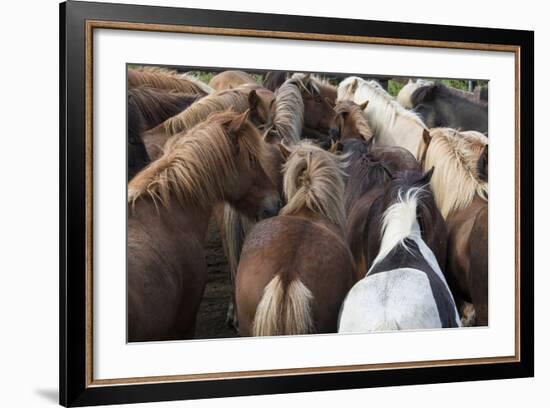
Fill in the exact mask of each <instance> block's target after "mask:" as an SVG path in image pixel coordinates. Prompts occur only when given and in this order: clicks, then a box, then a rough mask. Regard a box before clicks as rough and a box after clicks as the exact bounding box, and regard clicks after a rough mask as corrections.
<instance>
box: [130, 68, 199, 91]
mask: <svg viewBox="0 0 550 408" xmlns="http://www.w3.org/2000/svg"><path fill="white" fill-rule="evenodd" d="M142 86H147V87H150V88H157V89H164V90H167V91H176V92H181V93H187V94H196V95H206V94H207V93H208V92H205V91H204V89H203V87H202V86H200V85H199V84H197V82H196V81H194V80H190V79H188V77H185V76H176V75H167V74H165V73H160V72H150V71H140V70H135V69H129V70H128V88H129V89H131V88H137V87H142Z"/></svg>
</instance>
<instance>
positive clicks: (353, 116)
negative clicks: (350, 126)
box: [334, 101, 374, 141]
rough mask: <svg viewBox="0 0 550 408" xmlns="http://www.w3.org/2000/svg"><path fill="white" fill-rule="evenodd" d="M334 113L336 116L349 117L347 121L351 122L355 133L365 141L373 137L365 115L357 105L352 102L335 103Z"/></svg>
mask: <svg viewBox="0 0 550 408" xmlns="http://www.w3.org/2000/svg"><path fill="white" fill-rule="evenodd" d="M334 111H335V112H336V114H337V115H342V114H344V113H347V114H348V115H349V119H348V120H353V121H354V123H355V127H356V128H357V132H358V133H359V134H360V135H361V136H362V137H363V139H365V140H366V141H368V140H370V139H371V138H372V137H373V136H374V132H373V131H372V129H371V127H370V126H369V122H368V120H367V114H366V113H365V112H364V111H363V110H362V109H361V107H360V106H359V105H357V104H356V103H355V102H352V101H340V102H338V103H336V107H335V108H334Z"/></svg>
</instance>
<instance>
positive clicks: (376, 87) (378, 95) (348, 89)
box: [338, 77, 426, 134]
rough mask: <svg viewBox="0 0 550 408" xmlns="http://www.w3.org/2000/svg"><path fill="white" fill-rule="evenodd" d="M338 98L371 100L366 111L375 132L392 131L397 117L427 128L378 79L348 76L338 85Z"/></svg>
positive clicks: (361, 101) (356, 101)
mask: <svg viewBox="0 0 550 408" xmlns="http://www.w3.org/2000/svg"><path fill="white" fill-rule="evenodd" d="M338 100H339V101H341V100H352V101H354V102H355V103H358V104H361V103H363V102H365V101H369V104H368V106H367V109H366V112H367V114H368V117H369V122H370V126H371V127H372V129H373V131H374V133H377V134H378V133H384V132H388V131H389V132H391V129H392V127H394V125H395V123H396V121H397V119H399V118H404V119H407V120H408V121H410V122H411V123H412V124H414V125H416V126H420V127H421V128H423V129H425V128H426V125H425V124H424V122H422V119H420V117H419V116H418V115H416V114H415V113H413V112H411V111H409V110H407V109H405V108H404V107H403V106H401V105H400V104H399V103H398V102H397V101H396V100H395V99H394V98H393V97H392V96H391V95H390V94H389V93H387V92H386V91H385V90H384V88H382V87H381V86H380V84H379V83H378V82H376V81H365V80H364V79H362V78H359V77H348V78H346V79H345V80H343V81H342V82H341V83H340V85H339V86H338Z"/></svg>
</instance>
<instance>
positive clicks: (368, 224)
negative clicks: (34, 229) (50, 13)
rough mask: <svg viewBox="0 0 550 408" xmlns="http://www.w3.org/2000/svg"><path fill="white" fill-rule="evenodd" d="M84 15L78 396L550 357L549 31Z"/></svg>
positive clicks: (64, 51) (203, 392) (110, 400)
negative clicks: (543, 42) (545, 256)
mask: <svg viewBox="0 0 550 408" xmlns="http://www.w3.org/2000/svg"><path fill="white" fill-rule="evenodd" d="M60 21H61V30H60V33H61V34H60V47H61V61H60V66H61V72H60V84H61V89H60V94H61V98H60V99H61V107H60V127H61V135H60V149H61V154H60V157H61V165H60V168H61V172H60V173H61V174H60V183H61V189H60V191H61V200H60V202H61V208H60V213H61V226H60V230H61V243H60V248H61V250H60V264H61V268H60V269H61V270H60V323H61V324H60V339H61V340H60V372H61V374H60V403H61V404H62V405H65V406H85V405H98V404H117V403H131V402H146V401H162V400H175V399H194V398H214V397H225V396H240V395H255V394H270V393H291V392H303V391H319V390H337V389H351V388H364V387H379V386H389V385H404V384H423V383H436V382H453V381H469V380H484V379H500V378H516V377H529V376H533V375H534V338H533V333H534V323H533V322H534V321H533V314H534V312H533V290H534V278H533V276H534V270H533V268H534V265H533V259H534V258H533V251H534V250H533V248H534V247H533V236H534V234H533V221H534V214H533V209H534V205H533V197H534V191H533V179H534V177H533V176H534V174H533V151H534V144H533V143H534V142H533V140H534V139H533V117H534V109H533V100H534V98H533V89H534V82H533V81H534V72H533V71H534V68H533V61H534V54H533V53H534V34H533V32H529V31H517V30H503V29H487V28H471V27H455V26H442V25H425V24H410V23H397V22H380V21H362V20H344V19H332V18H318V17H306V16H290V15H289V16H285V15H269V14H254V13H237V12H227V11H213V10H198V9H184V8H164V7H150V6H133V5H120V4H116V5H115V4H107V3H89V2H76V1H68V2H66V3H62V4H61V6H60ZM489 140H490V141H491V148H490V149H489ZM489 151H490V154H489Z"/></svg>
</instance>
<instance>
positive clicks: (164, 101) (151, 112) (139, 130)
mask: <svg viewBox="0 0 550 408" xmlns="http://www.w3.org/2000/svg"><path fill="white" fill-rule="evenodd" d="M199 98H200V96H199V95H190V94H176V93H170V92H164V91H162V90H158V89H154V88H132V89H129V90H128V180H130V179H131V178H132V177H133V176H134V175H135V174H136V173H137V172H138V171H139V170H141V169H142V168H143V167H145V166H146V165H147V164H148V163H149V161H150V160H149V156H148V155H147V151H146V149H145V145H144V144H143V140H142V134H143V132H145V131H147V130H149V129H151V128H153V127H155V126H157V125H158V124H160V123H162V122H164V121H165V120H166V119H168V118H170V117H172V116H174V115H176V114H178V113H180V112H181V111H183V110H185V109H186V108H187V107H189V106H190V105H191V104H192V103H193V102H195V101H196V100H197V99H199Z"/></svg>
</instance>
